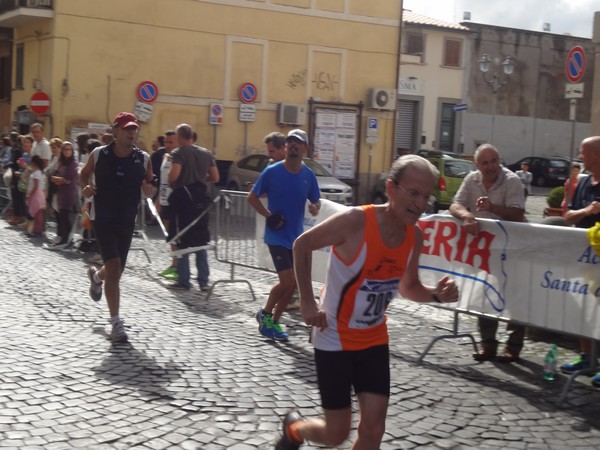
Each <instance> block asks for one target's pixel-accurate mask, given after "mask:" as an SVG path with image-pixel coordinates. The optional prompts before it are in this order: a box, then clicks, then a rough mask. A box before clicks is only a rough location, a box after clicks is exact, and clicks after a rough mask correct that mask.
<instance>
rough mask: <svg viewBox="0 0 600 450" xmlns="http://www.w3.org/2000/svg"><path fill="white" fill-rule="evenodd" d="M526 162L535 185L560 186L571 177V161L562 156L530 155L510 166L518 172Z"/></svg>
mask: <svg viewBox="0 0 600 450" xmlns="http://www.w3.org/2000/svg"><path fill="white" fill-rule="evenodd" d="M524 162H526V163H527V164H528V165H529V171H530V172H531V174H532V176H533V182H532V184H533V185H534V186H560V185H562V184H563V183H564V182H565V180H566V179H567V178H569V166H570V162H569V159H568V158H565V157H562V156H528V157H527V158H523V159H520V160H519V161H517V162H516V163H514V164H511V165H509V166H508V168H509V169H510V170H512V171H513V172H516V171H517V170H521V164H523V163H524Z"/></svg>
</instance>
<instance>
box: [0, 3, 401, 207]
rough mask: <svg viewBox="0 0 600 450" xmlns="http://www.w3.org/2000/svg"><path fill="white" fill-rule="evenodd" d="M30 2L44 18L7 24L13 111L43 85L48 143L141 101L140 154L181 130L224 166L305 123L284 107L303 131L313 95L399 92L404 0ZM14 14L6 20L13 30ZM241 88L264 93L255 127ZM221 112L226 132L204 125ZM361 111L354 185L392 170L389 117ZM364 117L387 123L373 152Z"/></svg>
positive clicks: (341, 100) (347, 98)
mask: <svg viewBox="0 0 600 450" xmlns="http://www.w3.org/2000/svg"><path fill="white" fill-rule="evenodd" d="M31 1H32V5H36V4H43V5H44V6H45V7H46V13H47V14H48V16H47V17H46V16H45V17H39V18H37V17H35V18H31V17H29V16H27V17H25V18H24V19H26V20H21V21H19V22H18V23H17V21H15V20H13V22H12V23H14V24H15V26H13V27H12V28H13V29H14V31H13V33H14V35H13V41H14V48H13V74H12V77H13V90H12V98H11V108H12V110H13V111H16V110H17V108H18V107H19V106H21V108H22V105H29V104H30V102H31V96H32V95H33V94H34V93H35V92H36V91H42V92H45V93H47V94H48V96H49V97H50V108H49V110H48V112H47V113H46V114H41V115H39V116H37V117H36V118H35V119H36V120H42V121H44V122H45V124H46V130H47V133H46V134H47V135H50V134H53V135H58V136H61V137H65V138H71V139H74V136H70V134H71V132H72V130H80V129H85V128H87V127H88V125H89V124H90V123H92V124H109V123H110V122H111V121H112V119H113V117H114V116H115V114H116V113H118V112H120V111H134V110H135V109H136V105H137V107H138V108H139V107H143V108H145V109H143V112H144V114H145V115H146V116H147V117H146V121H145V122H144V123H143V124H142V126H141V129H140V137H139V145H140V146H141V147H143V148H146V149H149V148H150V145H151V143H152V141H153V140H154V139H155V137H156V136H158V135H161V134H162V133H163V132H164V131H165V130H167V129H172V128H174V127H175V126H176V125H177V124H179V123H182V122H185V123H189V124H190V125H191V126H192V127H193V128H194V129H195V130H196V131H197V132H198V135H199V139H198V144H199V145H201V146H204V147H206V148H209V149H211V150H213V152H215V154H216V157H217V159H218V160H225V161H235V160H237V159H239V158H240V157H241V156H243V155H244V154H247V153H250V152H257V151H264V144H263V143H262V140H263V137H264V136H265V135H266V134H267V133H269V132H271V131H281V132H283V133H285V132H287V131H288V130H289V129H292V128H296V127H298V126H297V125H293V124H282V123H278V119H279V117H278V105H279V104H281V103H285V104H293V105H300V106H304V114H303V116H302V117H301V118H300V119H301V121H303V125H301V126H300V127H301V128H304V129H307V130H308V129H309V124H310V123H311V116H310V108H309V99H311V98H312V99H313V100H315V101H318V102H325V103H327V102H331V103H332V104H359V103H360V102H364V103H366V102H367V101H368V91H369V89H370V88H372V87H387V88H391V89H395V88H396V86H397V76H398V74H397V70H398V54H399V33H400V18H401V11H402V1H398V0H369V1H368V2H367V1H364V0H129V1H127V2H123V1H118V0H102V1H101V2H99V1H97V0H54V1H53V2H50V1H48V0H38V2H39V3H37V2H35V1H34V0H31ZM48 6H50V8H48ZM25 9H27V8H25ZM25 9H24V8H19V10H23V11H25ZM6 17H7V16H6V14H2V15H0V25H2V26H7V25H9V26H10V23H11V22H3V18H6ZM17 58H20V61H19V60H17ZM19 71H20V72H19ZM19 77H21V79H20V80H19V82H20V85H17V84H15V81H16V80H17V78H19ZM144 81H150V82H152V83H154V84H155V85H156V86H157V88H158V97H157V98H156V100H155V101H154V102H152V103H147V104H140V103H139V100H138V87H139V85H140V83H142V82H144ZM245 83H251V84H252V85H253V86H255V87H256V92H255V94H256V98H255V99H254V101H253V102H252V103H251V106H253V108H252V109H253V110H254V111H255V112H254V114H252V113H250V117H249V118H250V119H253V120H251V121H241V120H240V104H242V102H241V101H240V87H241V86H242V85H244V84H245ZM214 104H217V105H220V106H221V107H222V116H220V117H221V119H220V120H222V122H221V123H220V124H211V123H210V121H211V111H212V112H215V110H212V109H211V105H214ZM148 105H150V107H148ZM364 106H365V107H364V108H363V109H362V114H361V117H360V121H359V123H358V124H357V126H358V127H360V128H359V133H358V136H357V138H358V137H360V139H357V141H358V142H357V143H358V145H357V168H358V171H357V179H358V180H361V179H362V178H364V176H365V173H366V171H367V170H368V169H367V168H368V167H369V166H370V168H371V172H373V173H376V172H381V171H384V170H387V168H389V164H390V162H391V160H392V150H393V140H394V136H393V134H394V122H393V120H394V112H393V111H392V110H390V111H382V110H369V109H368V108H367V106H368V105H367V104H365V105H364ZM242 107H243V106H242ZM150 108H151V111H150ZM243 108H244V107H243ZM245 111H247V109H245ZM367 117H376V118H378V119H379V126H378V136H377V139H376V141H377V142H375V143H371V144H370V145H368V144H366V143H365V136H366V121H367ZM246 119H248V115H246ZM212 120H213V122H214V121H215V120H216V119H215V117H213V119H212ZM369 155H370V156H369ZM363 195H364V194H363Z"/></svg>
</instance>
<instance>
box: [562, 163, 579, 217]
mask: <svg viewBox="0 0 600 450" xmlns="http://www.w3.org/2000/svg"><path fill="white" fill-rule="evenodd" d="M580 172H581V166H580V165H579V164H578V163H576V162H574V163H572V164H571V176H570V177H569V178H567V179H566V180H565V185H564V186H565V193H564V194H563V195H564V196H563V200H562V203H561V204H560V207H561V208H562V215H563V217H564V216H565V214H566V213H567V207H568V206H569V202H570V201H571V200H572V199H573V194H575V188H576V187H577V183H578V182H579V175H580Z"/></svg>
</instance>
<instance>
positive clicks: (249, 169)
mask: <svg viewBox="0 0 600 450" xmlns="http://www.w3.org/2000/svg"><path fill="white" fill-rule="evenodd" d="M268 164H269V157H268V156H267V155H260V154H255V155H249V156H246V157H245V158H242V159H240V160H239V161H237V162H234V163H233V164H231V166H230V167H229V173H228V176H227V189H230V190H232V191H239V190H244V191H247V190H248V189H249V187H250V186H252V185H253V184H254V183H256V180H258V176H259V175H260V173H261V172H262V171H263V170H264V169H265V167H267V165H268ZM304 164H306V165H307V166H308V168H309V169H310V170H312V171H313V172H314V174H315V175H316V177H317V183H318V184H319V190H320V191H321V198H326V199H327V200H331V201H333V202H336V203H341V204H342V205H352V204H353V199H354V193H353V192H352V188H351V187H350V186H348V185H347V184H346V183H344V182H342V181H340V180H338V179H337V178H335V177H334V176H333V175H331V174H330V173H329V172H328V171H327V169H325V168H324V167H323V166H322V165H320V164H319V163H317V162H316V161H313V160H312V159H308V158H304Z"/></svg>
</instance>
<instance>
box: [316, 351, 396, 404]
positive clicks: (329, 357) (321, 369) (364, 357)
mask: <svg viewBox="0 0 600 450" xmlns="http://www.w3.org/2000/svg"><path fill="white" fill-rule="evenodd" d="M315 363H316V366H317V378H318V382H319V392H320V393H321V406H322V407H323V409H346V408H350V405H351V402H352V399H351V395H352V392H351V388H352V387H354V392H355V393H356V394H360V393H361V392H369V393H373V394H381V395H383V396H385V397H388V398H389V396H390V349H389V346H388V345H378V346H377V347H371V348H368V349H365V350H356V351H346V350H343V351H336V352H330V351H325V350H317V349H315Z"/></svg>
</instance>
